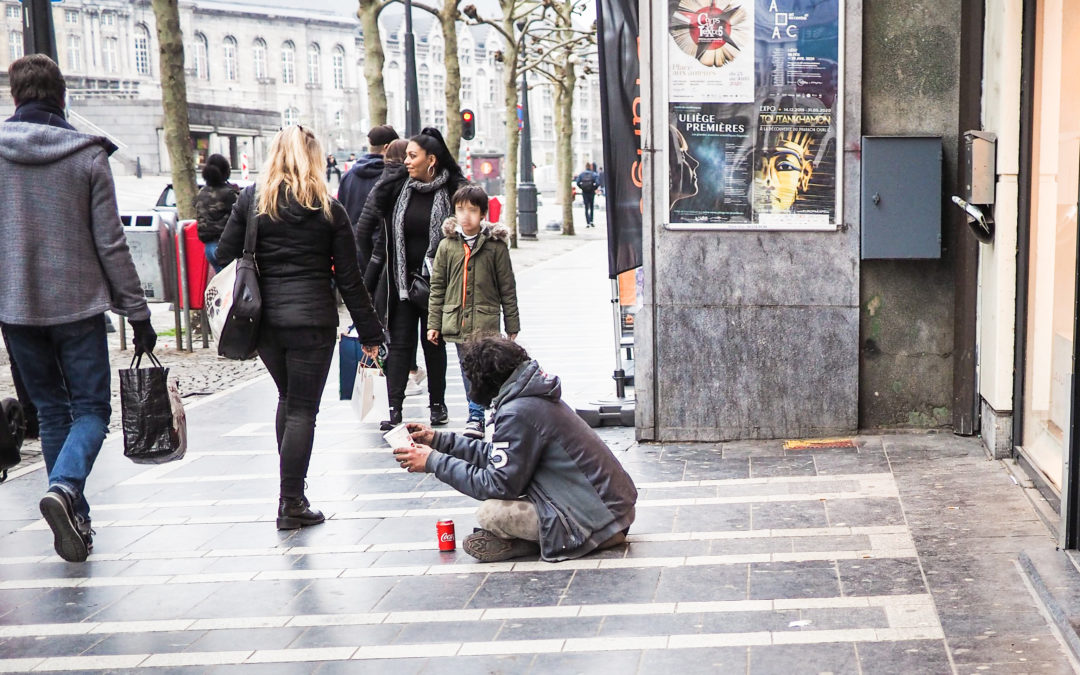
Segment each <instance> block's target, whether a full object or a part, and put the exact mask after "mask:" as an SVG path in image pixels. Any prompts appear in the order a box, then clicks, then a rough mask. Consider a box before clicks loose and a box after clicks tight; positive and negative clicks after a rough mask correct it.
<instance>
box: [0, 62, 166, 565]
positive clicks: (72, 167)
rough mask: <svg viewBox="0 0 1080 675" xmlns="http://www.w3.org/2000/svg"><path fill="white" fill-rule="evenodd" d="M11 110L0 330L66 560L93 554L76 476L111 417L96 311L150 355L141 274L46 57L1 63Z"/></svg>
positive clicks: (2, 187)
mask: <svg viewBox="0 0 1080 675" xmlns="http://www.w3.org/2000/svg"><path fill="white" fill-rule="evenodd" d="M8 82H9V84H10V87H11V97H12V98H13V99H14V101H15V114H14V115H12V116H11V117H10V118H9V119H8V120H6V121H5V122H4V123H3V124H2V125H0V194H3V195H4V208H3V210H0V240H2V241H3V242H4V245H3V246H0V288H2V289H3V292H2V293H0V329H2V330H3V334H4V341H5V343H6V344H7V345H8V347H9V349H10V353H11V356H12V357H13V359H14V360H15V362H16V363H18V368H19V375H20V376H21V377H22V382H23V385H24V386H25V388H26V392H27V393H28V394H29V396H30V399H31V400H32V401H33V403H34V406H36V407H37V412H38V421H39V424H40V434H41V453H42V455H43V456H44V458H45V469H46V471H47V472H48V478H49V488H48V491H47V492H46V493H45V495H44V496H43V497H42V498H41V501H40V502H39V503H38V507H39V508H40V509H41V515H42V516H44V518H45V522H46V523H47V524H48V526H49V529H50V530H52V534H53V549H54V550H55V551H56V553H57V554H58V555H59V556H60V557H61V558H63V559H64V560H67V561H68V562H83V561H84V560H86V557H87V555H88V554H89V553H90V551H91V550H93V546H94V541H93V534H94V531H93V529H91V526H90V505H89V504H88V503H87V501H86V494H85V489H86V481H87V479H88V478H89V476H90V472H91V470H92V469H93V466H94V462H95V460H96V459H97V456H98V453H99V452H100V451H101V446H102V443H104V441H105V434H106V433H107V432H108V429H109V418H110V417H111V415H112V396H111V391H110V389H111V385H110V383H111V380H112V372H111V369H110V367H109V344H108V340H107V337H106V334H105V312H107V311H109V310H112V311H114V312H117V313H118V314H122V315H124V316H126V317H127V318H128V321H129V322H130V323H131V328H132V330H133V331H134V337H133V342H134V346H135V354H136V356H138V355H141V354H143V353H146V352H152V351H153V349H154V345H155V344H157V333H155V332H154V328H153V326H152V325H151V324H150V308H149V307H148V306H147V304H146V297H145V296H144V294H143V288H142V283H141V282H140V281H139V273H138V272H137V271H136V270H135V263H134V262H133V261H132V259H131V251H130V249H129V248H128V244H127V239H126V238H125V236H124V227H123V225H122V224H121V222H120V214H119V212H118V211H117V207H116V188H115V186H114V184H113V177H112V170H111V168H110V167H109V155H110V154H112V153H113V152H114V151H115V150H116V146H115V145H114V144H113V143H112V142H110V141H109V140H108V139H106V138H103V137H101V136H93V135H89V134H84V133H81V132H79V131H76V130H75V128H74V127H72V126H71V125H70V124H69V123H68V121H67V120H66V119H65V116H64V99H65V95H66V89H67V86H66V84H65V82H64V76H63V75H62V74H61V73H60V68H59V67H58V66H57V65H56V63H55V62H54V61H53V60H52V59H50V58H49V57H48V56H45V55H43V54H30V55H28V56H24V57H22V58H20V59H17V60H15V61H13V62H12V64H11V66H10V67H9V68H8Z"/></svg>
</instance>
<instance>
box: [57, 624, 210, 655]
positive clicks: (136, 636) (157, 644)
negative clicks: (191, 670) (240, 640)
mask: <svg viewBox="0 0 1080 675" xmlns="http://www.w3.org/2000/svg"><path fill="white" fill-rule="evenodd" d="M206 634H207V632H206V631H197V630H190V631H162V632H158V633H114V634H112V635H97V636H88V637H97V639H98V641H97V643H96V644H95V645H94V646H93V647H91V648H89V649H87V650H85V651H83V652H82V654H83V655H86V656H103V655H107V654H162V653H169V652H181V651H185V650H186V649H188V648H189V647H190V646H191V645H192V644H194V643H195V642H197V641H198V640H199V639H200V638H202V637H203V636H204V635H206ZM50 639H52V638H50ZM69 653H70V652H69Z"/></svg>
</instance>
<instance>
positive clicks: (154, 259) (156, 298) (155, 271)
mask: <svg viewBox="0 0 1080 675" xmlns="http://www.w3.org/2000/svg"><path fill="white" fill-rule="evenodd" d="M120 221H121V222H122V223H123V225H124V235H125V237H126V238H127V243H128V249H130V250H131V258H132V260H133V261H134V262H135V271H137V272H138V273H139V280H140V281H141V282H142V287H143V293H144V294H145V295H146V300H147V302H170V303H175V302H176V301H177V299H178V298H179V297H180V296H179V293H177V290H176V288H177V276H176V264H175V263H174V262H172V261H175V260H176V242H175V240H174V238H173V231H174V228H175V225H174V223H173V222H172V221H171V220H169V219H167V218H165V217H163V215H162V214H161V213H158V212H157V211H139V212H128V213H121V214H120Z"/></svg>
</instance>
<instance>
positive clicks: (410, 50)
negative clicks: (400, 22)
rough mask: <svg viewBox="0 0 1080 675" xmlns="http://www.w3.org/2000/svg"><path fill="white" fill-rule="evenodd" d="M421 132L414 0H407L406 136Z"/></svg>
mask: <svg viewBox="0 0 1080 675" xmlns="http://www.w3.org/2000/svg"><path fill="white" fill-rule="evenodd" d="M418 133H420V89H419V87H418V86H417V84H416V42H415V41H414V40H413V30H412V0H405V136H406V137H409V136H415V135H416V134H418Z"/></svg>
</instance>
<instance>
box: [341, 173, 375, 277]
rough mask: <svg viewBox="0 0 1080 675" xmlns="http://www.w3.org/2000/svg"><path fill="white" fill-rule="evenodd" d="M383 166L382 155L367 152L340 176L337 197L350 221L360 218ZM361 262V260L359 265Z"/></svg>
mask: <svg viewBox="0 0 1080 675" xmlns="http://www.w3.org/2000/svg"><path fill="white" fill-rule="evenodd" d="M384 167H385V164H384V163H383V156H382V155H372V154H367V155H364V156H363V157H361V158H360V159H358V160H356V162H355V163H354V164H353V165H352V168H350V169H349V170H348V171H346V172H345V175H344V176H342V177H341V185H339V186H338V193H337V198H338V201H339V202H341V205H342V206H344V207H345V210H346V211H347V212H348V214H349V222H350V223H355V222H356V221H358V220H360V214H361V213H363V212H364V202H366V201H367V196H368V193H369V192H371V188H373V187H375V183H377V182H379V179H380V178H382V175H383V168H384ZM363 264H364V262H363V261H361V266H362V265H363Z"/></svg>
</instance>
